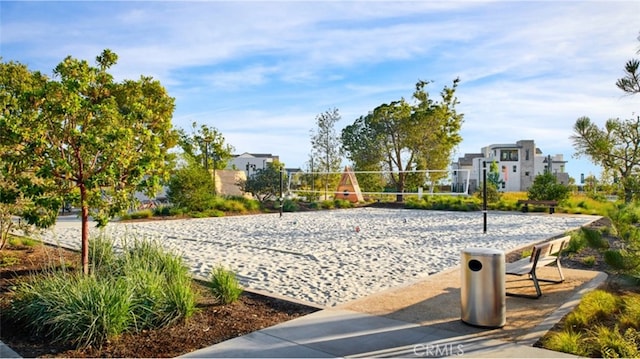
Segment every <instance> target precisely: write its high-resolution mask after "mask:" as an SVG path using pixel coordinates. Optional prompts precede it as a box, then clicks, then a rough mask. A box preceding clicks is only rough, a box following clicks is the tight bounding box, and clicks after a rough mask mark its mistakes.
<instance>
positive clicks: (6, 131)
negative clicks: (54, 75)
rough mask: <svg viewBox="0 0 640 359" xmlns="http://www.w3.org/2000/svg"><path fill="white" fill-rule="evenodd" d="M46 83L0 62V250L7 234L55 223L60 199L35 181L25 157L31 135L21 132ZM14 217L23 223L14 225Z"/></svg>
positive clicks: (33, 113)
mask: <svg viewBox="0 0 640 359" xmlns="http://www.w3.org/2000/svg"><path fill="white" fill-rule="evenodd" d="M46 81H47V79H46V77H45V76H43V75H42V74H41V73H39V72H31V71H29V69H28V68H27V67H26V66H25V65H23V64H20V63H16V62H8V63H4V62H0V108H2V112H0V129H2V130H0V249H2V248H3V246H4V244H5V243H6V242H7V239H8V235H9V233H10V232H11V231H12V230H13V229H15V228H16V227H22V229H28V226H26V225H25V224H30V225H35V226H37V227H41V228H46V227H48V226H50V225H51V224H53V223H55V219H56V216H57V208H58V207H59V206H60V205H61V204H62V199H61V198H60V196H56V195H53V194H52V193H51V191H52V189H54V188H55V183H53V182H52V181H50V180H47V181H45V180H38V181H35V173H34V172H33V171H32V170H31V167H30V166H31V162H30V161H29V159H28V157H27V156H25V153H26V152H28V151H30V150H31V148H29V147H27V144H28V143H29V142H30V141H31V140H32V137H31V136H32V134H29V133H24V131H22V129H23V127H24V126H30V125H31V124H32V123H33V122H35V121H36V119H37V116H38V114H39V110H38V106H39V103H40V100H39V99H38V98H37V97H36V96H35V93H36V92H37V91H38V89H40V88H41V87H42V86H44V84H45V83H46ZM14 217H23V218H25V219H27V221H26V222H25V221H21V222H16V221H14Z"/></svg>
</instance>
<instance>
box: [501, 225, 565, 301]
mask: <svg viewBox="0 0 640 359" xmlns="http://www.w3.org/2000/svg"><path fill="white" fill-rule="evenodd" d="M570 239H571V237H570V236H565V237H562V238H558V239H554V240H551V241H548V242H544V243H539V244H536V245H534V246H533V249H532V251H531V256H529V257H527V258H522V259H520V260H518V261H516V262H513V263H507V264H506V274H508V275H517V276H522V275H525V274H527V275H529V278H530V279H531V280H532V281H533V285H534V286H535V288H536V294H535V295H531V294H519V293H509V292H507V293H506V294H507V295H509V296H514V297H525V298H533V299H537V298H540V297H541V296H542V290H540V284H539V283H538V282H550V283H562V282H563V281H564V274H562V267H561V266H560V253H561V252H562V250H563V249H564V248H565V246H566V245H567V244H568V243H569V240H570ZM552 263H553V264H555V266H556V268H558V274H559V275H560V279H559V280H556V279H542V278H538V275H537V274H536V269H537V268H539V267H544V266H546V265H549V264H552Z"/></svg>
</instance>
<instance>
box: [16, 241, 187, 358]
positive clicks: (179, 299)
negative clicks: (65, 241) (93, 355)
mask: <svg viewBox="0 0 640 359" xmlns="http://www.w3.org/2000/svg"><path fill="white" fill-rule="evenodd" d="M111 243H113V241H109V240H108V239H105V238H100V239H96V240H95V241H93V242H92V244H93V247H92V248H93V250H92V251H91V263H92V273H91V275H83V274H81V273H78V272H70V271H53V270H50V271H48V272H46V273H44V274H42V275H40V276H38V277H36V279H35V280H34V281H31V282H29V283H23V284H21V285H19V286H18V288H17V289H16V296H15V300H14V302H13V304H12V307H11V310H10V313H8V314H9V315H10V316H11V317H12V318H13V319H14V320H16V321H21V322H24V323H25V324H26V326H27V327H29V328H30V330H32V332H33V333H34V334H35V335H42V336H47V337H49V338H50V339H51V340H52V341H54V342H63V343H68V344H71V345H74V346H75V347H76V348H83V347H88V346H94V347H100V346H101V345H102V344H103V343H105V342H106V341H107V340H111V339H113V338H116V337H117V336H119V335H120V334H122V333H124V332H127V331H131V332H138V331H141V330H145V329H151V328H158V327H162V326H166V325H168V324H172V323H174V322H176V321H179V320H186V319H187V318H189V317H190V316H191V315H193V313H194V312H195V308H196V294H195V291H194V290H193V288H192V287H191V276H190V275H189V271H188V268H187V267H186V266H185V265H184V263H183V261H182V258H181V257H178V256H175V255H173V254H171V253H168V252H166V251H165V250H164V249H163V248H162V247H161V246H160V245H159V244H158V243H155V242H151V241H138V240H136V241H134V242H132V243H130V244H128V243H126V241H125V245H124V249H123V251H122V252H120V253H118V254H116V253H115V252H114V251H113V249H112V248H111V247H110V244H111Z"/></svg>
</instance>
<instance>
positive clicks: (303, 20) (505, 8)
mask: <svg viewBox="0 0 640 359" xmlns="http://www.w3.org/2000/svg"><path fill="white" fill-rule="evenodd" d="M0 7H1V9H0V10H2V11H0V16H2V19H1V21H0V30H1V36H0V47H1V49H2V56H3V59H4V60H17V61H20V62H24V63H27V64H28V65H29V66H30V67H31V68H33V69H37V70H41V71H44V72H50V71H51V69H53V67H55V65H56V64H57V63H59V62H60V61H61V60H62V59H63V58H64V57H65V56H67V55H72V56H74V57H76V58H81V59H87V60H89V61H90V62H93V59H94V58H95V56H96V55H98V54H99V53H100V52H101V51H102V50H103V49H104V48H111V49H112V50H113V51H114V52H116V53H117V54H118V55H119V63H118V64H117V66H115V67H114V68H113V73H114V75H115V76H116V78H118V79H123V78H138V76H140V75H142V74H144V75H150V76H153V77H155V78H157V79H159V80H160V81H161V82H162V84H163V85H164V86H166V87H167V88H168V90H169V93H170V94H171V95H172V96H174V97H176V106H177V107H176V114H175V119H174V121H175V123H176V125H178V126H180V127H185V126H190V124H191V122H193V121H198V122H202V123H207V124H211V125H214V126H216V127H217V128H218V129H220V130H221V131H222V132H223V134H224V135H225V137H227V139H228V141H229V142H230V143H231V144H233V145H234V146H235V147H236V149H237V150H238V151H240V152H252V151H254V152H267V153H273V154H278V155H280V156H281V159H282V160H283V161H284V162H285V163H287V164H291V165H302V163H303V162H304V161H305V160H306V155H307V152H308V150H309V130H311V128H313V126H314V118H315V116H316V115H317V114H319V113H321V112H323V111H325V110H327V109H329V108H333V107H337V108H338V109H339V110H340V113H341V114H342V117H343V120H342V121H341V122H340V124H339V125H341V126H345V125H347V124H349V123H351V122H353V120H355V119H356V118H357V117H359V116H361V115H365V114H366V113H367V112H368V111H370V110H372V109H373V108H375V107H376V106H378V105H380V104H382V103H387V102H389V101H393V100H397V99H399V98H400V97H405V98H409V97H410V96H411V93H412V92H413V87H414V84H415V82H416V81H417V80H418V79H422V80H433V81H434V83H433V84H432V85H430V86H429V87H428V90H429V92H430V94H431V95H432V97H438V93H439V91H440V89H441V88H442V87H443V86H445V85H450V83H451V80H453V79H454V78H455V77H458V76H459V77H460V78H461V80H462V82H461V84H460V87H459V90H458V98H459V99H460V101H461V104H460V106H459V110H460V112H463V113H464V114H465V123H464V125H463V128H462V134H463V137H464V141H463V143H462V144H461V145H460V151H461V152H477V151H479V150H480V147H483V146H485V145H488V144H491V143H508V142H515V141H517V140H519V139H535V140H536V142H537V144H538V145H539V146H540V147H541V148H542V149H543V151H545V152H553V153H558V152H559V153H564V154H565V157H567V158H569V157H570V155H571V153H573V149H572V147H571V141H570V140H569V139H568V137H569V136H570V134H571V127H572V125H573V123H574V122H575V120H576V119H577V118H578V117H580V116H583V115H587V116H589V117H591V118H592V120H594V121H596V122H598V123H602V122H604V121H605V120H606V119H607V118H609V117H621V118H624V117H630V116H631V113H633V112H635V113H636V114H638V113H640V108H638V104H639V103H640V100H638V98H637V97H636V98H629V97H622V93H621V92H620V91H619V90H617V89H616V88H615V85H614V83H615V80H616V79H617V78H618V77H620V76H622V68H623V66H624V63H625V62H626V61H627V60H628V59H629V58H632V57H633V56H634V55H635V53H636V51H637V49H638V45H639V44H638V42H637V41H636V37H637V35H638V31H639V30H640V28H638V21H637V18H638V16H637V14H638V13H640V2H632V1H621V2H615V1H611V2H605V1H593V2H576V1H554V2H549V1H526V2H521V1H495V2H479V1H450V2H443V1H438V2H434V1H407V2H396V1H366V2H365V1H346V2H345V1H325V2H315V1H312V2H307V1H287V2H285V1H248V2H236V1H203V2H38V3H32V2H0ZM600 121H601V122H600ZM534 137H535V138H534ZM547 148H548V149H549V150H547ZM570 163H571V162H570ZM568 167H569V168H571V165H569V166H568Z"/></svg>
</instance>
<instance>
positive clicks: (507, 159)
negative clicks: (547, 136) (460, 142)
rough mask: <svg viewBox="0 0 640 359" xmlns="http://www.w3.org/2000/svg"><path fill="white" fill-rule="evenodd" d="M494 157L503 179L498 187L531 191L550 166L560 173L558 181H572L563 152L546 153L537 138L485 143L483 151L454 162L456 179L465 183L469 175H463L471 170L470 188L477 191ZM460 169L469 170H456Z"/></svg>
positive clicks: (511, 190)
mask: <svg viewBox="0 0 640 359" xmlns="http://www.w3.org/2000/svg"><path fill="white" fill-rule="evenodd" d="M493 161H495V162H496V163H497V165H498V171H499V172H500V181H501V186H500V188H498V190H500V191H502V192H521V191H527V190H528V189H529V187H531V185H532V184H533V179H534V178H535V177H536V176H537V175H539V174H542V173H544V172H545V171H548V170H550V171H551V173H553V174H554V175H555V176H556V178H557V179H558V182H560V183H564V184H568V182H569V174H568V173H566V172H565V165H566V163H567V161H565V160H564V158H563V156H562V155H561V154H557V155H554V156H551V155H544V154H543V153H542V151H541V150H540V149H539V148H537V147H536V146H535V142H534V141H533V140H521V141H518V142H516V143H515V144H494V145H489V146H486V147H483V148H482V149H481V150H480V153H467V154H465V155H464V157H460V158H459V159H458V162H455V163H453V164H452V168H453V170H454V176H453V181H454V183H456V184H462V183H463V182H464V181H465V179H466V178H461V177H460V176H462V175H464V176H466V175H467V173H469V176H470V178H469V192H470V193H472V192H474V191H476V190H477V189H478V188H479V186H480V184H481V183H482V180H483V179H482V177H483V166H484V165H486V171H487V174H488V173H489V171H490V168H491V163H492V162H493ZM457 169H466V170H469V172H467V171H460V172H456V170H457Z"/></svg>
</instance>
